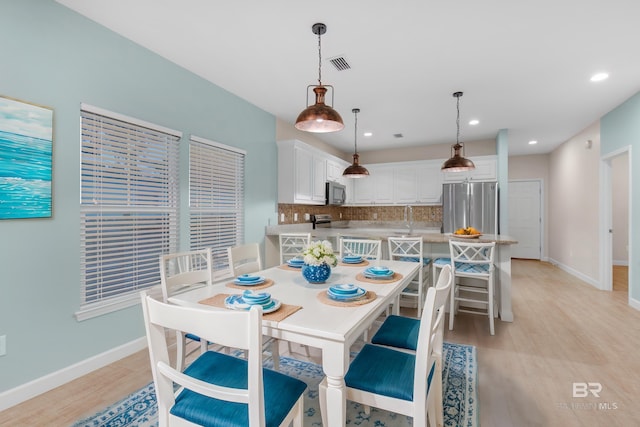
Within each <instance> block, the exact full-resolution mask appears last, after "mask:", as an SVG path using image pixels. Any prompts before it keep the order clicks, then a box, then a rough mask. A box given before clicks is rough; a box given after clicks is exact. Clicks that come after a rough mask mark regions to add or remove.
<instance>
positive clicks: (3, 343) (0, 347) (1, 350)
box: [0, 335, 7, 356]
mask: <svg viewBox="0 0 640 427" xmlns="http://www.w3.org/2000/svg"><path fill="white" fill-rule="evenodd" d="M6 354H7V336H6V335H2V336H0V356H5V355H6Z"/></svg>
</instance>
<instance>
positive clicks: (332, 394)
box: [319, 344, 349, 427]
mask: <svg viewBox="0 0 640 427" xmlns="http://www.w3.org/2000/svg"><path fill="white" fill-rule="evenodd" d="M348 366H349V347H348V346H346V345H344V344H341V345H335V346H329V347H325V348H323V350H322V370H323V371H324V374H325V378H324V379H323V380H322V382H321V383H320V390H319V399H320V413H321V416H322V425H323V426H327V427H334V426H335V427H343V426H344V425H345V422H346V419H347V394H346V387H345V383H344V376H345V374H346V372H347V369H348Z"/></svg>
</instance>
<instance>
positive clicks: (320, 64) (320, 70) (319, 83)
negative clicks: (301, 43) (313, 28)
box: [318, 31, 322, 86]
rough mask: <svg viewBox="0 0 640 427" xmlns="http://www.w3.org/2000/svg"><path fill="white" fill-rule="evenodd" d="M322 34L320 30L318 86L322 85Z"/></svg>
mask: <svg viewBox="0 0 640 427" xmlns="http://www.w3.org/2000/svg"><path fill="white" fill-rule="evenodd" d="M321 38H322V34H321V33H320V31H318V86H322V45H321V42H320V40H321Z"/></svg>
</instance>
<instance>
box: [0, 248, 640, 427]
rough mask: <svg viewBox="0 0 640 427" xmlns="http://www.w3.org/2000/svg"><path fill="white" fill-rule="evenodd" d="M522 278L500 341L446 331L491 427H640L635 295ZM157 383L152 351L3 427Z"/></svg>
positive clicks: (57, 420)
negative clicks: (460, 347) (471, 357)
mask: <svg viewBox="0 0 640 427" xmlns="http://www.w3.org/2000/svg"><path fill="white" fill-rule="evenodd" d="M512 271H513V311H514V317H515V320H514V322H513V323H505V322H500V321H497V322H496V335H495V336H490V335H489V325H488V321H487V320H486V318H485V317H481V316H473V315H467V314H461V315H459V316H456V323H455V330H454V331H448V330H446V332H445V340H446V341H449V342H456V343H464V344H471V345H475V346H476V347H477V352H478V385H479V399H478V400H479V412H480V420H481V425H482V426H484V427H502V426H505V427H506V426H508V427H513V426H518V427H519V426H541V427H543V426H544V427H549V426H551V427H554V426H562V427H572V426H594V427H595V426H598V427H599V426H620V427H628V426H637V425H640V424H639V421H638V420H640V405H639V404H638V400H639V398H640V354H639V351H640V312H638V311H636V310H634V309H632V308H630V307H629V306H628V305H627V298H628V296H627V291H626V288H623V289H624V290H622V291H618V290H614V291H613V292H603V291H598V290H596V289H594V288H593V287H592V286H590V285H588V284H585V283H583V282H581V281H580V280H578V279H576V278H574V277H572V276H570V275H569V274H567V273H565V272H563V271H561V270H560V269H558V268H556V267H554V266H552V265H550V264H548V263H543V262H538V261H525V260H514V261H513V268H512ZM622 277H626V273H623V274H622ZM615 289H618V287H616V288H615ZM296 348H297V347H296V346H295V345H294V350H295V349H296ZM312 350H315V349H312ZM285 351H286V345H284V346H283V347H282V353H285ZM296 356H297V357H299V355H296ZM318 358H319V354H318V352H317V351H312V360H314V361H316V362H318ZM149 381H151V373H150V370H149V361H148V356H147V353H146V351H142V352H139V353H137V354H134V355H132V356H130V357H127V358H125V359H123V360H121V361H119V362H117V363H114V364H112V365H110V366H108V367H105V368H103V369H100V370H98V371H96V372H94V373H92V374H90V375H86V376H84V377H82V378H80V379H78V380H75V381H73V382H71V383H69V384H67V385H65V386H62V387H59V388H57V389H55V390H52V391H50V392H48V393H45V394H43V395H41V396H39V397H37V398H34V399H32V400H30V401H28V402H25V403H23V404H20V405H17V406H15V407H13V408H10V409H8V410H6V411H4V412H0V426H5V425H6V426H66V425H69V424H72V423H73V422H74V421H76V420H78V419H80V418H83V417H85V416H89V415H91V414H93V413H95V412H97V411H99V410H101V409H103V408H104V407H106V406H107V405H109V404H111V403H113V402H115V401H117V400H119V399H120V398H122V397H124V396H126V395H127V394H129V393H131V392H133V391H135V390H137V389H139V388H140V387H142V386H143V385H145V384H147V383H148V382H149ZM574 382H592V383H593V382H599V383H600V384H602V391H601V393H600V396H599V397H598V398H596V397H593V396H591V397H589V398H578V397H576V398H574V397H572V392H573V383H574Z"/></svg>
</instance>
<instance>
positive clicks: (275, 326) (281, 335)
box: [170, 260, 420, 427]
mask: <svg viewBox="0 0 640 427" xmlns="http://www.w3.org/2000/svg"><path fill="white" fill-rule="evenodd" d="M371 265H384V266H386V267H389V268H390V269H391V270H393V271H394V272H396V273H399V274H400V275H402V277H401V278H400V279H399V280H397V281H395V282H392V283H370V282H368V281H359V280H358V279H356V275H357V274H358V273H362V272H363V271H364V270H365V268H367V267H366V266H357V265H356V266H344V265H338V266H336V267H334V268H333V269H332V272H331V276H330V277H329V279H328V280H327V282H326V283H324V284H311V283H308V282H307V281H306V280H305V279H304V278H303V277H302V274H301V272H300V271H299V270H297V271H293V270H290V269H284V268H282V267H281V266H276V267H272V268H269V269H266V270H262V271H260V272H258V273H255V274H257V275H260V276H263V277H265V278H267V279H271V280H273V282H274V283H273V285H272V286H270V287H268V288H265V289H262V290H260V291H261V292H269V293H270V294H271V296H272V298H275V299H277V300H278V301H280V302H281V303H283V304H290V305H298V306H301V307H302V309H300V310H298V311H296V312H295V313H293V314H291V315H290V316H288V317H286V318H285V319H283V320H281V321H272V320H268V319H266V318H265V319H263V333H264V335H267V336H270V337H273V338H277V339H280V340H285V341H290V342H295V343H299V344H303V345H308V346H312V347H317V348H320V349H321V350H322V369H323V371H324V374H325V375H326V378H327V385H328V387H327V394H326V402H321V404H325V405H326V406H325V407H326V422H327V425H328V426H329V427H333V426H336V427H338V426H340V427H343V426H344V425H345V419H346V407H347V406H346V405H347V402H346V393H345V391H346V390H345V382H344V376H345V374H346V372H347V370H348V369H349V361H350V358H349V353H350V348H351V345H352V344H353V343H354V342H355V341H356V340H357V339H358V338H359V337H360V336H362V335H363V334H364V333H365V331H367V329H368V328H369V327H370V326H371V325H372V324H373V322H374V320H375V319H376V318H378V317H379V316H380V315H381V314H382V313H383V312H384V311H385V310H386V309H387V308H388V306H389V304H392V303H393V308H392V312H393V313H394V314H398V310H399V308H398V307H399V304H398V302H399V297H400V292H401V291H402V290H403V289H404V288H405V287H406V286H407V285H408V284H409V282H410V281H411V279H412V278H413V277H414V276H415V275H416V274H417V273H418V268H419V267H420V264H419V263H417V262H405V261H389V260H384V261H370V265H369V266H371ZM230 281H232V278H231V279H229V280H226V281H224V282H221V283H217V284H214V285H212V286H205V287H202V288H198V289H195V290H192V291H189V292H185V293H182V294H179V295H176V296H173V297H171V298H170V301H171V302H172V303H175V304H180V303H183V302H186V303H197V302H199V301H202V300H204V299H207V298H210V297H212V296H215V295H217V294H223V293H224V294H240V293H242V289H236V288H231V287H228V286H226V284H227V283H228V282H230ZM349 283H352V284H356V285H358V286H360V287H362V288H364V289H366V290H367V291H373V292H375V293H376V299H375V300H373V301H371V302H368V303H366V304H362V305H358V306H348V307H344V306H343V307H340V306H334V305H329V304H327V303H325V302H322V301H321V300H320V299H319V298H318V293H320V292H326V290H327V288H328V287H329V286H331V285H335V284H349Z"/></svg>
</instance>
